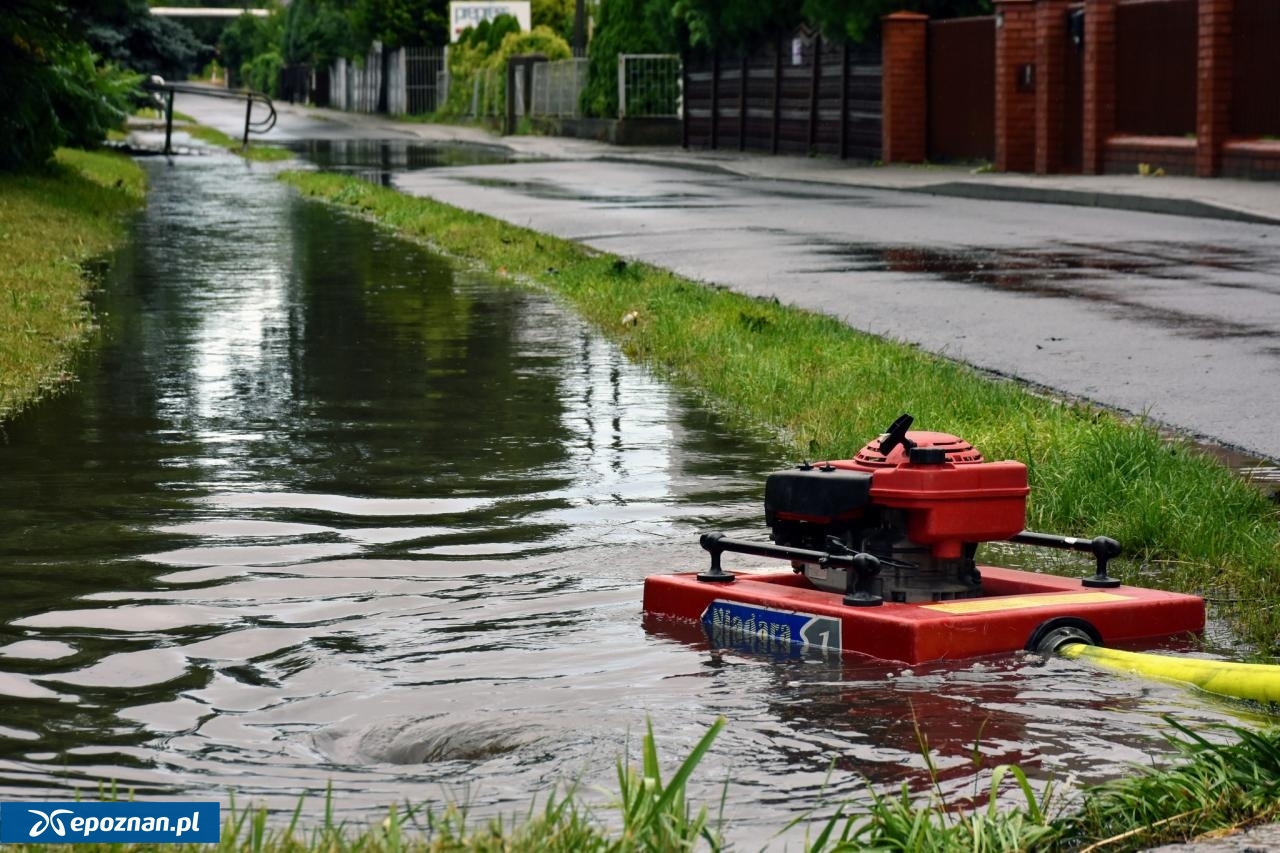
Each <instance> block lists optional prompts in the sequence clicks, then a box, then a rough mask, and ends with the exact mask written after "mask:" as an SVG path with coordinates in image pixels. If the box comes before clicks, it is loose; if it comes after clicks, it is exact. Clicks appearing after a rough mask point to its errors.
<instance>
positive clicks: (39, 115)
mask: <svg viewBox="0 0 1280 853" xmlns="http://www.w3.org/2000/svg"><path fill="white" fill-rule="evenodd" d="M119 6H120V4H118V3H115V2H113V0H97V2H95V0H61V2H54V0H8V2H6V3H5V5H4V6H3V7H0V91H3V92H4V93H5V108H4V109H3V110H0V170H4V171H25V170H30V169H36V168H40V167H42V166H44V164H46V163H47V162H48V161H49V159H50V158H51V157H52V156H53V151H54V149H55V148H57V147H58V146H59V145H64V144H68V143H71V144H76V145H82V146H91V145H95V144H97V143H98V142H100V141H101V140H102V139H103V138H104V137H105V135H106V131H107V130H108V129H109V128H111V127H115V126H118V125H119V124H120V123H121V122H122V121H123V119H124V115H125V112H126V111H127V109H128V108H129V106H130V104H131V99H132V95H133V93H134V91H136V88H137V83H138V79H139V78H138V76H137V75H134V74H129V73H126V72H123V71H121V70H119V69H116V68H114V67H113V66H110V65H107V64H99V63H98V62H97V61H96V57H94V55H93V54H92V53H91V51H90V50H89V46H88V44H87V43H86V42H85V24H86V22H88V21H89V20H91V18H92V14H93V13H95V12H97V13H99V14H101V13H102V12H114V11H115V10H116V9H118V8H119Z"/></svg>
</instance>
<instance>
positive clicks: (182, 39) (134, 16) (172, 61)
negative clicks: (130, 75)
mask: <svg viewBox="0 0 1280 853" xmlns="http://www.w3.org/2000/svg"><path fill="white" fill-rule="evenodd" d="M85 40H86V41H87V42H88V44H89V47H90V48H92V50H93V51H94V53H96V54H98V55H99V56H101V57H102V58H104V59H105V60H107V61H109V62H112V63H114V64H116V65H119V66H121V67H124V68H130V69H132V70H134V71H138V72H141V73H143V74H159V75H160V76H162V77H171V78H176V79H179V80H182V79H186V78H187V77H189V76H191V75H192V74H194V73H196V72H198V71H199V70H200V68H201V67H202V66H203V65H204V64H205V63H207V62H208V61H209V59H210V58H211V57H212V56H213V47H212V45H208V44H204V43H203V42H201V41H199V40H198V39H197V38H196V37H195V35H194V34H193V33H192V32H191V30H190V29H188V28H187V27H186V26H185V25H183V24H180V23H178V22H177V21H174V20H172V19H171V18H158V17H156V16H155V15H152V14H151V9H150V7H149V6H148V5H147V3H146V0H120V2H119V3H118V4H117V5H116V6H115V7H114V8H110V7H108V8H106V9H103V10H101V11H99V12H98V13H97V14H95V15H93V16H92V17H90V18H89V19H87V21H86V25H85Z"/></svg>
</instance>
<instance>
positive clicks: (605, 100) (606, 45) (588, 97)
mask: <svg viewBox="0 0 1280 853" xmlns="http://www.w3.org/2000/svg"><path fill="white" fill-rule="evenodd" d="M678 24H679V19H678V18H677V17H676V16H675V15H674V14H673V6H672V3H671V0H604V2H602V3H601V4H600V10H599V15H598V17H597V19H596V32H595V37H594V38H593V39H592V40H591V47H590V49H589V51H588V54H587V59H588V63H587V85H586V88H584V89H583V91H582V108H583V111H584V112H586V113H587V114H588V115H595V116H604V117H616V116H617V115H618V54H620V53H676V52H677V51H679V49H680V42H681V38H680V33H679V32H678V29H677V25H678Z"/></svg>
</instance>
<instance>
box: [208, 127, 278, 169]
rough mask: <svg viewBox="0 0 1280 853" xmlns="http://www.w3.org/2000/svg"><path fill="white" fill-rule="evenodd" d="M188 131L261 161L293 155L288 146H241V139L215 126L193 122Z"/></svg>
mask: <svg viewBox="0 0 1280 853" xmlns="http://www.w3.org/2000/svg"><path fill="white" fill-rule="evenodd" d="M186 131H187V133H189V134H191V136H193V137H194V138H196V139H200V140H203V141H205V142H208V143H209V144H210V145H217V146H218V147H219V148H225V149H227V150H228V151H232V152H235V153H236V154H239V155H241V156H242V157H244V158H245V159H246V160H255V161H259V162H272V161H276V160H288V159H289V158H290V157H292V156H293V154H292V153H290V152H289V150H288V149H286V148H277V147H275V146H273V145H252V144H251V145H249V146H248V147H247V148H245V147H242V146H241V144H240V143H241V140H240V139H236V138H233V137H230V136H228V135H227V134H225V133H223V132H222V131H220V130H218V129H217V128H214V127H207V126H205V125H202V124H193V125H191V126H190V127H187V128H186Z"/></svg>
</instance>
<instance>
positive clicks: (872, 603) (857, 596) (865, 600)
mask: <svg viewBox="0 0 1280 853" xmlns="http://www.w3.org/2000/svg"><path fill="white" fill-rule="evenodd" d="M844 603H845V605H846V606H848V607H879V606H880V605H881V604H884V599H883V598H881V597H880V596H878V595H872V594H871V593H869V592H855V593H854V594H853V595H846V596H845V597H844Z"/></svg>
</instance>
